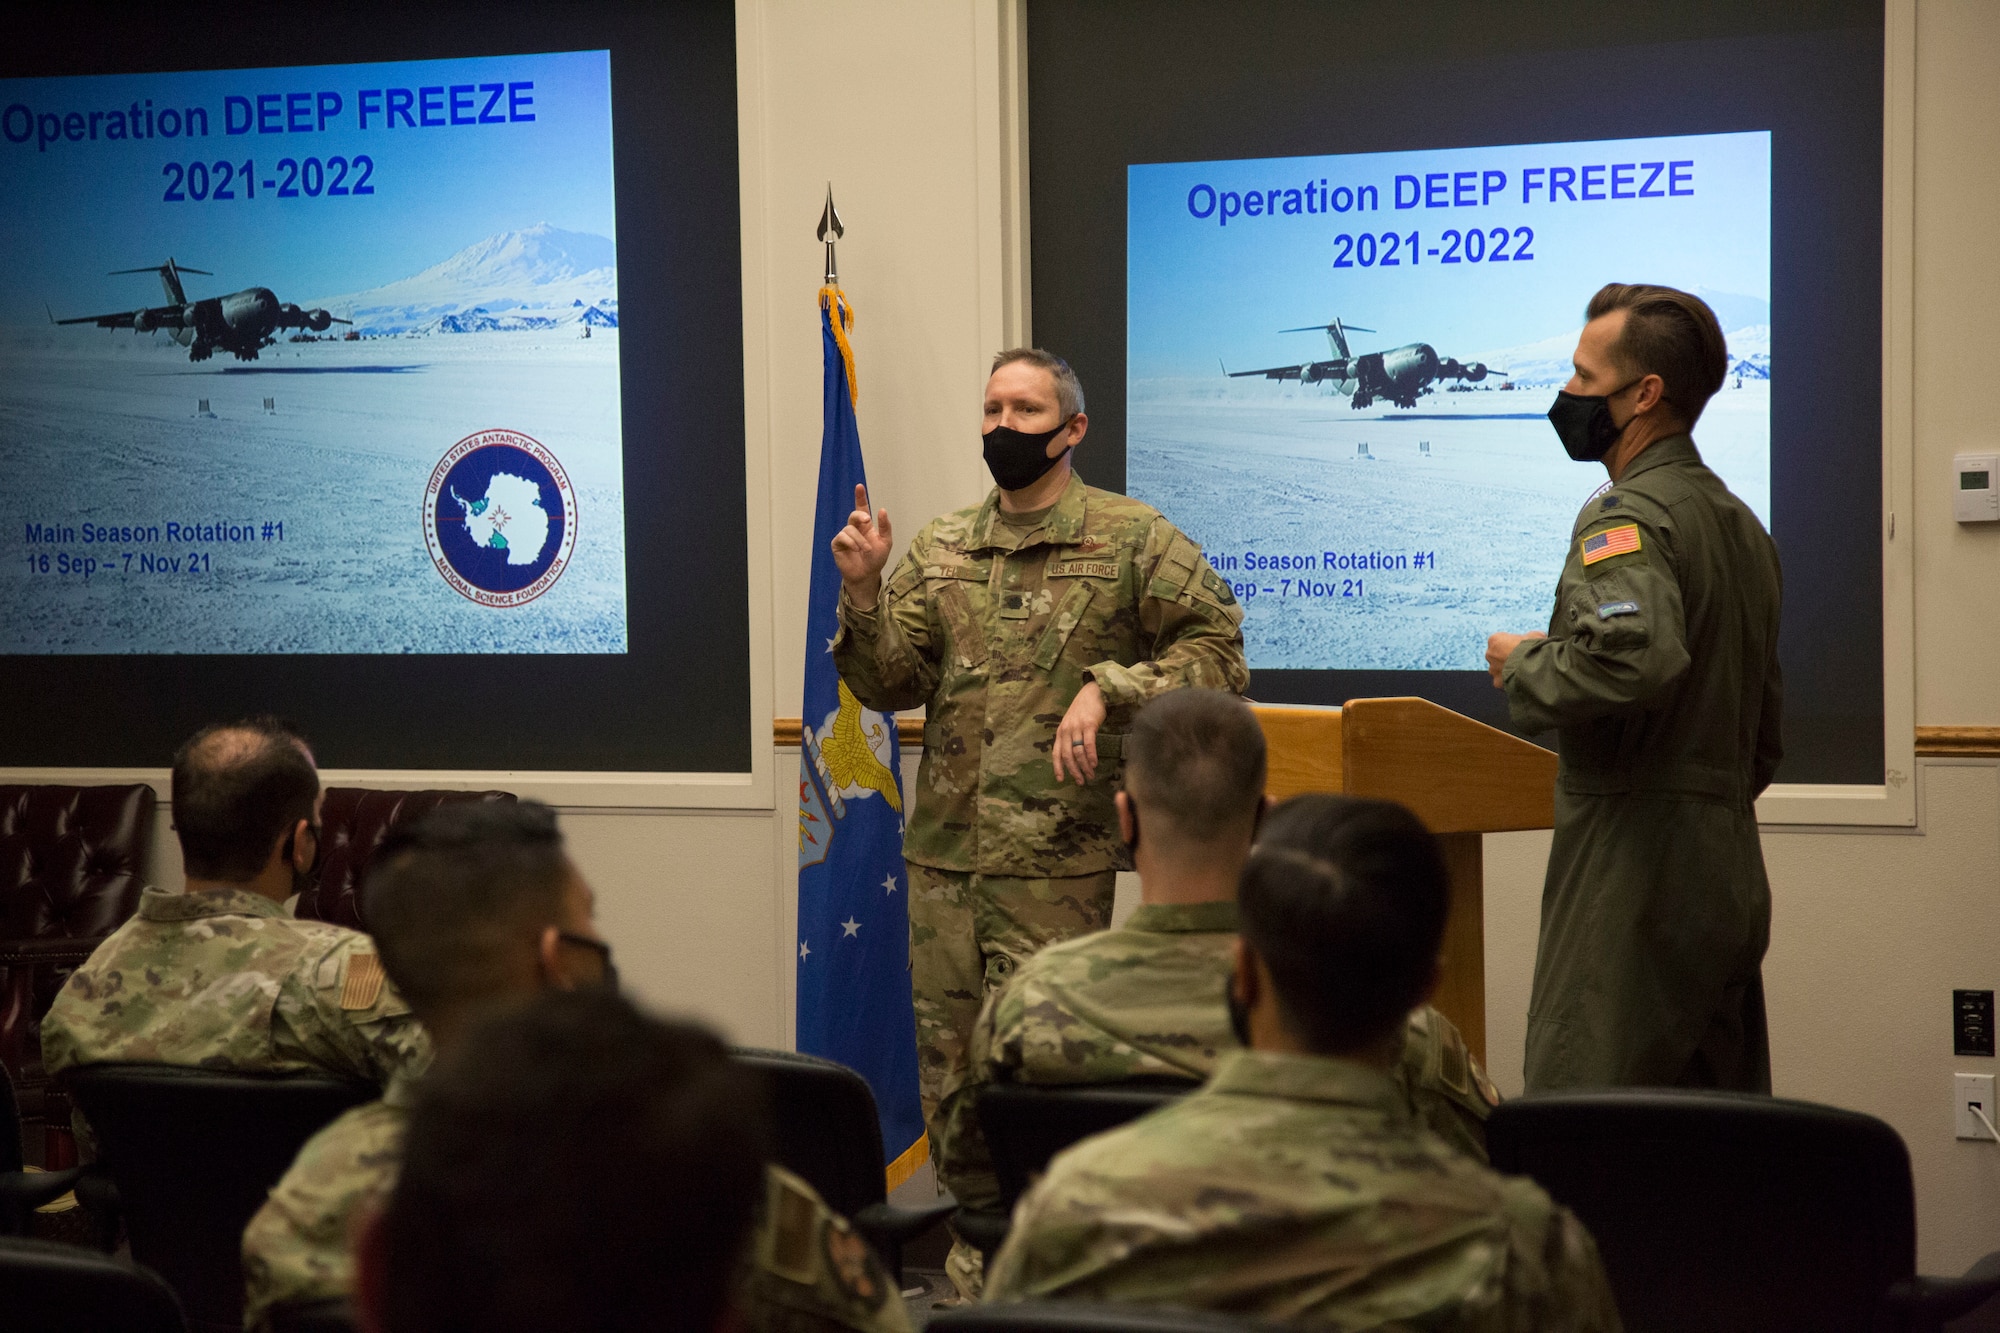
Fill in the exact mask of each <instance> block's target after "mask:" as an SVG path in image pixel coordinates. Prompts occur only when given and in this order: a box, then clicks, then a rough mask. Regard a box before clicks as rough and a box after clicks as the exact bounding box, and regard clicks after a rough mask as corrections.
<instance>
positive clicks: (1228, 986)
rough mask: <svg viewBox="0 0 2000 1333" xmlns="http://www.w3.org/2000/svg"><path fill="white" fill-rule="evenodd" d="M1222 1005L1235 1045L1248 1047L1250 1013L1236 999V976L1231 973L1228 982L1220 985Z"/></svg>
mask: <svg viewBox="0 0 2000 1333" xmlns="http://www.w3.org/2000/svg"><path fill="white" fill-rule="evenodd" d="M1222 1003H1223V1005H1224V1006H1225V1007H1226V1008H1227V1009H1228V1010H1229V1030H1230V1031H1231V1032H1233V1033H1235V1034H1236V1044H1237V1045H1238V1046H1243V1047H1248V1046H1249V1045H1250V1011H1249V1010H1248V1009H1245V1008H1244V1007H1243V1005H1242V1003H1241V1002H1240V1001H1239V1000H1238V999H1237V998H1236V974H1235V973H1234V972H1231V973H1230V974H1229V980H1227V981H1225V982H1223V983H1222Z"/></svg>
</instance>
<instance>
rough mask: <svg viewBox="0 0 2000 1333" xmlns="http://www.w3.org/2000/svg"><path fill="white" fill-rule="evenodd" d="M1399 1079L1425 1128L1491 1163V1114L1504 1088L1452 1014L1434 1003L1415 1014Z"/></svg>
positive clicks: (1404, 1047)
mask: <svg viewBox="0 0 2000 1333" xmlns="http://www.w3.org/2000/svg"><path fill="white" fill-rule="evenodd" d="M1396 1077H1397V1081H1398V1082H1400V1083H1402V1084H1403V1086H1404V1090H1405V1092H1406V1093H1407V1095H1408V1096H1409V1098H1410V1103H1411V1109H1413V1110H1414V1111H1415V1112H1416V1113H1417V1118H1418V1119H1419V1120H1421V1121H1423V1123H1424V1127H1425V1128H1427V1129H1429V1130H1430V1131H1431V1133H1433V1134H1435V1135H1437V1136H1438V1137H1439V1138H1441V1139H1443V1140H1444V1141H1445V1142H1446V1143H1448V1144H1450V1145H1451V1146H1452V1147H1453V1148H1456V1149H1457V1150H1458V1151H1459V1152H1461V1153H1463V1154H1465V1155H1466V1156H1467V1157H1470V1158H1472V1159H1473V1160H1474V1161H1475V1162H1479V1163H1481V1164H1484V1163H1485V1162H1486V1161H1487V1156H1486V1117H1487V1116H1488V1115H1489V1114H1490V1113H1491V1112H1492V1109H1493V1108H1494V1107H1495V1106H1497V1105H1499V1103H1500V1092H1499V1089H1497V1088H1495V1087H1494V1086H1493V1082H1492V1080H1491V1079H1489V1078H1487V1077H1486V1071H1485V1070H1484V1069H1482V1068H1481V1067H1480V1065H1479V1059H1478V1057H1477V1056H1475V1055H1473V1053H1472V1052H1471V1050H1469V1049H1468V1048H1467V1047H1466V1045H1465V1038H1464V1037H1463V1036H1461V1035H1460V1033H1459V1030H1458V1028H1457V1026H1456V1025H1455V1024H1453V1023H1452V1021H1451V1020H1450V1019H1449V1018H1446V1017H1445V1016H1444V1015H1443V1014H1441V1013H1439V1012H1438V1011H1437V1010H1435V1009H1433V1008H1431V1007H1430V1006H1428V1005H1425V1006H1423V1007H1422V1008H1420V1009H1418V1010H1417V1011H1416V1012H1414V1013H1413V1014H1411V1015H1410V1022H1409V1025H1408V1027H1407V1029H1406V1030H1405V1037H1404V1043H1403V1061H1402V1064H1401V1065H1400V1066H1399V1067H1398V1069H1397V1071H1396Z"/></svg>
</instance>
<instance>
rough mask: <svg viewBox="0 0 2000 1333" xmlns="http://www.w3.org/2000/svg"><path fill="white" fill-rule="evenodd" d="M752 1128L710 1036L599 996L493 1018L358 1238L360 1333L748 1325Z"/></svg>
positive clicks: (534, 1004) (419, 1112)
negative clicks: (745, 1268) (743, 1277)
mask: <svg viewBox="0 0 2000 1333" xmlns="http://www.w3.org/2000/svg"><path fill="white" fill-rule="evenodd" d="M764 1119H765V1117H764V1112H763V1107H762V1105H761V1097H760V1089H759V1087H758V1085H757V1083H756V1082H755V1080H754V1078H753V1077H752V1076H751V1075H750V1074H749V1072H748V1071H746V1070H744V1069H743V1068H741V1067H740V1066H738V1065H736V1064H735V1063H734V1062H732V1061H731V1060H730V1058H729V1053H728V1051H727V1050H726V1049H724V1047H723V1045H722V1043H721V1042H719V1041H717V1040H716V1039H715V1037H714V1036H712V1035H710V1034H709V1033H708V1032H706V1031H704V1030H703V1029H701V1028H698V1027H694V1026H692V1025H690V1024H686V1023H672V1022H661V1021H658V1020H656V1019H652V1018H648V1017H646V1016H645V1015H643V1014H641V1013H640V1012H639V1011H638V1010H637V1009H635V1008H633V1007H632V1005H631V1004H630V1003H629V1002H628V1001H626V1000H624V999H622V998H620V997H619V996H618V995H616V994H614V993H613V992H611V991H609V990H604V989H592V990H582V991H574V992H568V993H556V994H549V995H542V996H538V997H536V998H534V999H532V1000H530V1001H528V1002H527V1003H526V1004H525V1005H517V1006H514V1007H511V1008H503V1009H502V1010H500V1011H497V1012H495V1013H493V1014H491V1015H489V1016H488V1017H487V1018H486V1019H485V1020H483V1021H481V1022H478V1023H475V1024H474V1025H473V1026H472V1027H471V1028H470V1029H469V1030H468V1031H467V1032H466V1033H465V1035H464V1037H463V1038H462V1039H461V1040H458V1041H456V1042H453V1043H451V1044H450V1045H449V1046H447V1047H446V1049H445V1050H444V1051H443V1052H442V1053H441V1054H440V1056H439V1059H438V1064H437V1068H436V1070H435V1072H433V1073H432V1074H430V1075H429V1076H427V1077H426V1078H425V1079H424V1081H423V1083H422V1084H421V1085H420V1086H419V1088H418V1090H417V1096H416V1102H415V1105H414V1106H413V1107H412V1109H411V1112H410V1122H409V1131H408V1134H407V1136H406V1139H405V1142H404V1147H403V1168H402V1174H401V1177H400V1178H399V1179H398V1181H397V1183H396V1187H395V1190H394V1192H393V1194H392V1195H391V1197H390V1199H389V1203H388V1207H387V1210H386V1212H385V1213H383V1214H381V1215H378V1216H376V1217H375V1218H374V1219H373V1220H372V1221H371V1222H370V1223H369V1224H368V1225H367V1226H366V1228H365V1230H364V1231H363V1234H362V1235H361V1237H360V1241H359V1243H360V1254H359V1265H360V1275H359V1281H358V1283H357V1292H356V1304H357V1306H358V1307H359V1310H358V1313H359V1314H360V1316H361V1321H362V1326H363V1327H364V1328H366V1329H372V1330H377V1331H379V1333H547V1331H548V1330H554V1329H561V1330H580V1331H582V1333H625V1331H626V1330H630V1331H631V1333H640V1330H645V1333H652V1330H656V1329H688V1330H698V1331H700V1333H707V1331H708V1330H720V1329H732V1330H733V1329H738V1328H742V1327H744V1326H745V1322H746V1321H745V1319H744V1313H745V1312H744V1311H743V1309H742V1308H741V1305H740V1303H739V1302H740V1300H741V1286H740V1284H739V1283H738V1282H737V1281H736V1280H735V1275H736V1273H737V1272H738V1270H739V1269H740V1267H741V1266H742V1265H743V1264H744V1263H745V1262H746V1261H747V1259H748V1257H749V1256H750V1255H751V1254H752V1252H753V1251H755V1250H757V1249H758V1248H760V1246H768V1239H766V1240H763V1241H760V1240H759V1238H758V1237H757V1236H756V1235H755V1231H756V1218H757V1213H758V1210H759V1208H760V1206H761V1205H762V1204H763V1202H764V1199H765V1192H766V1185H765V1173H764V1156H765V1151H766V1147H767V1144H766V1141H765V1138H766V1136H765V1133H764ZM778 1248H779V1250H780V1251H781V1252H782V1253H781V1258H783V1259H785V1260H787V1261H798V1262H804V1261H806V1260H807V1259H808V1258H810V1257H811V1256H808V1255H805V1254H801V1253H795V1252H793V1251H792V1250H790V1249H787V1247H786V1246H785V1245H783V1244H781V1245H780V1246H779V1247H778ZM749 1322H750V1323H751V1325H752V1326H754V1321H749Z"/></svg>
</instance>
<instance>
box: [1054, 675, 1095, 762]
mask: <svg viewBox="0 0 2000 1333" xmlns="http://www.w3.org/2000/svg"><path fill="white" fill-rule="evenodd" d="M1103 725H1104V691H1103V690H1100V689H1098V688H1097V682H1096V681H1094V680H1087V681H1085V682H1084V683H1083V688H1082V689H1080V690H1078V691H1077V692H1076V698H1074V699H1072V700H1070V705H1069V711H1068V712H1067V713H1064V714H1063V720H1062V725H1061V726H1059V727H1057V728H1056V747H1055V749H1053V750H1051V751H1050V752H1049V762H1050V763H1051V764H1053V765H1055V770H1056V781H1057V782H1062V781H1065V780H1066V778H1068V777H1073V778H1075V779H1076V785H1077V786H1079V787H1081V786H1082V785H1083V784H1084V783H1086V782H1088V781H1090V780H1091V779H1092V778H1094V777H1096V776H1097V729H1098V728H1099V727H1101V726H1103Z"/></svg>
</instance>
